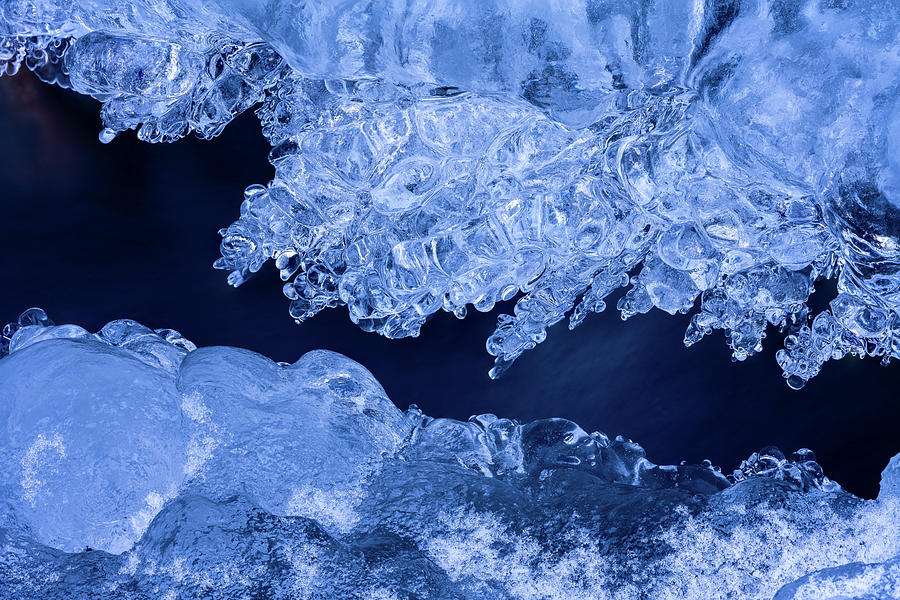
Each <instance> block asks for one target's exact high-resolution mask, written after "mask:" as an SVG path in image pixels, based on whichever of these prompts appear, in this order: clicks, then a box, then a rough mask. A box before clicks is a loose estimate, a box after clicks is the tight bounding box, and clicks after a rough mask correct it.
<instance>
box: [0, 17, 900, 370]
mask: <svg viewBox="0 0 900 600" xmlns="http://www.w3.org/2000/svg"><path fill="white" fill-rule="evenodd" d="M898 48H900V11H897V7H896V3H895V2H894V0H706V1H703V0H572V1H567V2H546V1H545V0H541V1H527V2H522V1H520V0H515V1H513V0H492V1H488V2H483V1H481V0H478V1H475V0H440V1H428V2H421V1H415V2H413V1H400V2H355V1H349V0H348V1H344V2H296V1H291V0H268V1H256V2H253V1H249V0H152V1H151V0H116V1H114V2H94V1H93V0H76V1H75V2H69V1H67V2H61V1H59V0H8V1H7V2H5V3H4V4H3V5H2V6H0V73H2V72H6V73H15V72H16V71H17V70H18V69H19V67H20V65H21V63H23V62H24V63H25V64H26V65H27V66H28V67H29V68H31V69H32V70H34V71H35V72H36V73H38V75H39V76H41V77H42V78H43V79H45V80H47V81H52V82H56V83H59V84H61V85H66V86H70V87H72V88H73V89H75V90H77V91H79V92H81V93H85V94H91V95H93V96H94V97H96V98H97V99H99V100H101V101H102V102H103V109H102V116H103V121H104V124H105V128H104V129H103V131H102V132H101V135H100V137H101V140H102V141H105V142H108V141H110V140H112V139H113V138H114V137H115V136H116V135H117V134H118V133H119V132H121V131H124V130H128V129H137V135H138V136H139V137H140V138H141V139H144V140H147V141H172V140H175V139H178V138H179V137H181V136H183V135H185V134H187V133H189V132H194V133H195V134H196V135H199V136H201V137H211V136H214V135H217V134H218V133H219V132H220V131H221V130H222V128H223V127H224V126H225V125H226V124H227V123H228V122H229V121H230V120H231V119H232V118H233V117H234V116H235V115H237V114H239V113H241V112H243V111H245V110H247V109H249V108H251V107H253V106H256V105H259V108H258V109H257V114H258V115H259V118H260V122H261V124H262V127H263V131H264V133H265V135H266V137H267V138H268V139H269V141H270V143H271V145H272V150H271V153H270V160H271V162H272V165H273V166H274V167H275V176H274V178H273V179H272V181H270V182H269V183H268V184H267V185H252V186H250V187H248V188H247V191H246V193H245V198H244V202H243V204H242V205H241V215H240V218H239V219H238V220H237V221H235V222H234V223H233V224H232V225H231V226H229V227H227V228H226V229H224V230H222V235H223V240H222V246H221V251H222V258H221V259H219V260H218V261H217V262H216V267H217V268H221V269H225V270H227V271H229V276H228V280H229V282H230V283H232V284H233V285H239V284H240V283H241V282H243V281H244V280H245V279H246V278H247V277H248V276H249V275H250V274H252V273H253V272H255V271H257V270H258V269H259V268H260V267H261V265H262V264H263V263H264V262H266V261H267V260H270V259H272V260H274V261H275V263H276V265H277V267H278V269H280V271H281V277H282V279H284V280H285V281H286V282H287V283H286V284H285V286H284V293H285V295H286V296H287V297H288V298H289V299H290V302H291V304H290V312H291V314H292V315H293V316H294V318H295V319H296V320H297V321H302V320H303V319H306V318H308V317H310V316H312V315H314V314H316V313H317V312H318V311H320V310H322V309H323V308H326V307H334V306H338V305H346V306H347V310H348V312H349V315H350V318H351V319H352V320H353V321H354V322H356V323H358V324H359V325H360V326H361V327H363V328H364V329H367V330H372V331H377V332H379V333H381V334H383V335H386V336H389V337H403V336H410V335H418V333H419V330H420V327H421V326H422V325H423V324H424V322H425V321H426V319H427V317H428V316H429V315H430V314H433V313H434V312H435V311H437V310H447V311H452V312H454V313H455V314H457V315H458V316H460V317H463V316H464V315H465V313H466V310H467V308H468V307H469V305H472V306H474V307H475V308H476V309H478V310H488V309H490V308H491V307H492V306H493V305H494V304H495V303H496V302H498V301H500V300H505V299H510V298H515V297H518V301H517V303H516V305H515V309H514V314H513V315H507V316H503V317H501V319H500V322H499V323H498V326H497V329H496V331H495V333H494V334H493V335H492V336H491V337H490V339H489V340H488V342H487V349H488V351H489V352H490V353H491V354H493V355H494V356H496V365H495V367H494V369H493V370H492V372H491V373H492V376H499V375H500V374H502V373H503V371H504V370H506V369H507V368H508V367H509V366H510V364H511V363H512V361H514V360H515V359H516V357H517V356H519V355H520V354H521V353H522V352H524V351H525V350H527V349H529V348H532V347H534V345H535V344H538V343H540V342H541V341H542V340H543V339H544V338H545V336H546V329H547V327H548V326H550V325H552V324H554V323H557V322H559V321H560V320H562V319H563V318H564V317H566V316H567V315H568V317H569V323H570V327H575V326H577V325H578V324H579V323H580V322H581V321H582V319H584V318H585V316H586V315H588V314H589V313H591V312H596V311H601V310H604V309H605V307H606V303H605V301H604V299H605V298H606V297H607V296H609V295H610V294H611V293H613V292H614V291H615V290H617V289H618V288H622V287H628V286H630V287H629V289H628V291H627V293H626V294H625V296H624V297H623V298H621V300H619V302H618V308H619V309H620V311H621V313H622V316H623V318H628V317H631V316H633V315H635V314H638V313H643V312H646V311H648V310H650V309H651V308H652V307H654V306H655V307H657V308H660V309H662V310H665V311H668V312H672V313H674V312H676V311H685V312H686V311H692V310H693V311H695V314H694V318H693V320H692V322H691V325H690V327H689V328H688V331H687V333H686V335H685V343H687V344H693V343H695V342H697V341H699V340H700V339H701V338H702V337H704V336H705V335H707V334H708V333H710V332H712V331H713V330H715V329H723V330H725V332H726V335H727V341H728V344H729V345H730V347H731V350H732V352H733V355H734V357H735V359H737V360H743V359H745V358H746V357H747V356H749V355H751V354H753V353H755V352H757V351H759V349H760V348H761V344H762V340H763V338H764V337H765V335H766V330H767V328H769V326H770V325H772V326H777V327H779V328H780V329H781V330H782V331H783V333H784V334H785V336H786V337H785V346H784V350H783V351H782V352H780V353H779V354H778V362H779V364H780V366H781V368H782V369H783V371H784V375H785V377H786V378H787V380H788V383H789V384H790V385H791V386H792V387H801V386H802V385H803V384H804V383H805V382H806V381H807V380H808V379H809V378H810V377H813V376H814V375H815V374H816V373H818V371H819V370H820V368H821V366H822V364H823V363H824V362H825V361H827V360H830V359H832V358H840V357H843V356H845V355H847V354H856V355H860V356H862V355H870V356H876V357H880V358H881V359H882V360H889V359H890V358H891V357H896V356H898V355H900V342H898V341H897V340H898V339H900V338H898V332H900V317H898V309H900V272H898V271H900V142H898V140H900V55H898V50H897V49H898ZM829 278H836V279H837V289H838V294H837V296H836V297H835V298H834V299H833V300H831V304H830V308H828V309H827V310H825V311H823V312H820V313H818V314H810V311H809V309H808V308H807V305H806V303H807V299H808V297H809V295H810V294H811V293H812V292H813V290H814V286H815V285H816V283H817V282H819V281H821V280H823V279H829ZM698 299H699V302H698ZM698 305H699V308H697V307H698Z"/></svg>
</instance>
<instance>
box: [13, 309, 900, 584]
mask: <svg viewBox="0 0 900 600" xmlns="http://www.w3.org/2000/svg"><path fill="white" fill-rule="evenodd" d="M6 333H7V338H8V341H9V342H10V343H9V346H8V349H9V355H8V356H5V357H4V358H2V359H0V381H3V382H4V385H3V387H2V389H0V417H2V420H0V441H2V445H0V453H2V454H0V458H2V464H3V465H4V468H3V469H2V470H0V486H2V487H0V548H2V552H0V598H4V599H6V598H10V599H12V598H15V599H17V600H21V599H35V600H36V599H41V600H48V599H49V600H56V599H60V600H61V599H65V600H79V599H87V598H103V599H104V600H119V599H122V600H151V599H152V600H159V599H165V600H177V599H181V598H185V599H186V598H210V599H229V600H231V599H234V600H237V599H244V598H266V599H279V598H282V599H288V598H290V599H298V598H308V599H321V600H337V599H351V598H352V599H359V600H372V599H379V600H394V599H397V600H400V599H403V600H409V599H413V598H417V599H423V600H424V599H441V600H450V599H459V600H470V599H483V600H496V599H498V598H502V599H528V600H538V599H540V600H555V599H560V600H562V599H566V600H570V599H584V600H604V599H617V600H625V599H629V600H634V599H643V598H646V599H652V600H663V599H673V600H674V599H676V598H679V599H683V598H690V599H691V600H705V599H709V600H723V599H735V600H748V599H770V598H773V597H774V598H777V599H778V600H782V599H788V598H789V599H794V600H799V599H801V598H810V599H815V600H826V599H829V598H835V599H837V598H841V599H847V598H858V599H860V600H862V599H866V600H871V599H874V598H877V599H879V600H887V599H896V598H900V589H898V585H900V583H898V582H900V570H898V569H900V567H898V561H900V527H898V523H900V493H898V490H900V487H898V481H900V476H898V471H897V469H896V464H897V462H898V460H900V458H898V457H895V458H894V460H893V461H892V465H891V467H889V468H888V469H886V470H885V474H884V478H883V482H882V490H881V492H880V494H879V497H878V499H877V500H869V501H865V500H861V499H859V498H856V497H854V496H852V495H850V494H848V493H846V492H844V491H843V490H842V489H841V488H840V486H839V485H837V484H836V483H834V482H832V481H829V480H828V478H827V477H825V476H824V474H823V473H822V471H821V469H820V468H819V466H818V464H816V462H815V456H814V455H813V454H812V453H811V452H810V451H808V450H801V451H799V452H797V453H795V454H794V455H792V456H790V457H785V456H784V455H783V454H781V453H780V452H779V451H778V450H777V449H774V448H766V449H764V450H763V451H761V452H759V453H756V454H754V455H752V456H751V457H750V458H748V459H747V460H746V461H744V462H743V463H742V464H741V465H740V466H739V467H738V468H737V469H735V470H734V471H733V472H732V473H731V474H730V475H728V476H725V475H723V473H722V472H721V471H719V469H717V468H715V467H713V466H712V465H710V464H708V463H707V464H701V465H678V466H667V465H655V464H653V463H652V462H650V461H649V460H648V459H647V458H646V457H645V455H644V451H643V449H642V448H641V446H639V445H638V444H637V443H635V442H632V441H630V440H626V439H624V438H621V437H617V438H613V439H611V438H609V437H607V436H605V435H604V434H602V433H591V434H589V433H587V432H585V431H583V430H582V429H581V428H580V427H578V425H576V424H575V423H572V422H571V421H567V420H564V419H546V420H541V421H535V422H532V423H518V422H515V421H512V420H508V419H502V418H497V417H495V416H493V415H479V416H476V417H473V418H471V419H470V420H469V421H468V422H460V421H454V420H451V419H432V418H430V417H427V416H425V415H423V414H422V413H421V412H420V411H419V410H418V409H416V408H415V407H414V406H413V407H410V408H409V410H407V411H406V412H402V411H400V410H399V409H398V408H396V407H395V406H394V405H393V404H392V403H391V402H390V401H389V400H388V399H387V397H386V395H385V393H384V391H383V390H382V388H381V387H380V386H379V384H378V383H377V382H376V381H375V380H374V379H373V378H372V376H371V375H370V374H369V373H368V372H367V371H366V370H365V369H364V368H363V367H361V366H360V365H358V364H356V363H354V362H353V361H351V360H349V359H347V358H345V357H343V356H340V355H338V354H334V353H332V352H325V351H315V352H311V353H308V354H306V355H304V356H303V357H301V358H300V359H299V360H298V361H297V362H296V363H294V364H286V363H279V364H276V363H273V362H271V361H269V360H268V359H266V358H264V357H262V356H260V355H258V354H255V353H252V352H249V351H246V350H239V349H236V348H227V347H215V348H201V349H194V346H193V345H191V343H190V342H188V341H186V340H185V339H184V338H182V337H181V336H180V335H178V334H177V333H176V332H174V331H171V330H156V331H154V330H150V329H148V328H146V327H143V326H142V325H140V324H138V323H135V322H134V321H127V320H121V321H113V322H112V323H109V324H108V325H106V326H105V327H104V328H103V329H102V330H101V331H100V332H97V333H96V334H91V333H88V332H87V331H85V330H84V329H82V328H80V327H76V326H71V325H66V326H54V325H53V324H52V323H51V322H50V321H49V319H47V317H46V315H44V314H43V313H42V312H41V311H38V310H32V311H29V312H28V313H26V314H25V315H23V317H22V318H21V319H20V320H19V322H17V323H15V324H12V325H10V326H9V327H8V328H7V330H6ZM423 393H427V392H423Z"/></svg>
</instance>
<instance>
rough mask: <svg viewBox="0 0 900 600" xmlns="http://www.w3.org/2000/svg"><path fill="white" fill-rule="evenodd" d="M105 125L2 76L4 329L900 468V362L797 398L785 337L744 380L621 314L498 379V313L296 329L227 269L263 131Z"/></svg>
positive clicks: (411, 398)
mask: <svg viewBox="0 0 900 600" xmlns="http://www.w3.org/2000/svg"><path fill="white" fill-rule="evenodd" d="M97 115H98V105H97V103H95V102H94V101H92V100H90V99H88V98H84V97H81V96H78V95H76V94H72V93H69V92H65V91H63V90H60V89H57V88H53V87H50V86H46V85H43V84H40V83H39V82H37V81H36V80H35V79H34V78H33V77H32V76H31V75H30V74H22V75H19V76H18V77H16V78H2V79H0V211H2V212H0V215H2V216H0V240H2V248H3V249H2V259H0V261H2V262H0V266H2V278H0V321H6V320H12V319H13V318H15V317H16V316H17V315H18V314H19V312H21V311H22V310H23V309H25V308H28V307H30V306H41V307H43V308H45V309H46V310H47V311H48V312H49V313H50V315H51V317H53V318H54V320H55V321H56V322H57V323H77V324H80V325H82V326H84V327H86V328H88V329H91V330H97V329H98V328H99V327H100V326H102V325H103V324H104V323H105V322H107V321H109V320H111V319H114V318H120V317H130V318H133V319H136V320H138V321H140V322H142V323H144V324H146V325H148V326H150V327H170V328H173V329H177V330H179V331H181V332H182V333H183V334H184V335H185V336H186V337H188V338H189V339H191V340H193V341H194V342H195V343H197V345H200V346H208V345H220V344H221V345H232V346H241V347H245V348H250V349H252V350H255V351H257V352H261V353H263V354H265V355H267V356H269V357H271V358H273V359H275V360H285V361H293V360H295V359H296V358H297V357H298V356H300V355H301V354H302V353H304V352H306V351H307V350H311V349H314V348H328V349H331V350H336V351H338V352H341V353H343V354H346V355H347V356H350V357H351V358H353V359H355V360H357V361H359V362H361V363H362V364H364V365H365V366H366V367H368V368H369V369H370V370H371V371H372V372H373V373H374V374H375V376H376V377H377V378H378V379H379V380H380V381H381V382H382V384H383V385H384V387H385V389H386V390H387V392H388V394H389V395H390V397H391V398H392V399H393V400H394V402H395V403H397V404H398V405H399V406H400V407H402V408H405V407H406V406H407V405H408V404H411V403H416V404H418V405H419V406H420V407H421V408H422V409H423V410H424V411H425V412H426V413H428V414H430V415H433V416H448V417H454V418H458V419H465V418H467V417H468V416H469V415H471V414H474V413H484V412H493V413H496V414H498V415H502V416H507V417H514V418H518V419H521V420H531V419H536V418H541V417H549V416H562V417H566V418H569V419H572V420H573V421H576V422H578V423H579V424H580V425H581V426H582V427H584V428H585V429H586V430H588V431H592V430H601V431H604V432H606V433H608V434H611V435H615V434H619V433H621V434H623V435H625V436H627V437H630V438H633V439H634V440H636V441H638V442H640V443H641V444H642V445H644V447H645V448H646V449H647V454H648V457H649V458H650V459H651V460H653V461H654V462H660V463H677V462H678V461H680V460H687V461H690V462H697V461H699V460H702V459H704V458H709V459H711V460H712V461H713V462H714V463H716V464H720V465H722V466H723V468H725V469H731V468H733V467H734V466H736V465H737V464H738V463H739V462H740V460H741V459H742V458H745V457H746V456H748V455H749V454H750V453H751V452H753V451H754V450H757V449H759V448H760V447H762V446H764V445H768V444H774V445H777V446H779V447H781V448H782V449H783V450H786V451H787V450H795V449H797V448H800V447H809V448H812V449H813V450H815V452H816V453H817V455H818V457H819V462H820V463H822V465H823V467H824V468H825V471H826V473H828V474H829V476H831V477H832V478H833V479H836V480H838V481H839V482H840V483H842V484H843V485H844V486H845V487H846V488H848V489H849V490H850V491H852V492H854V493H857V494H860V495H863V496H866V497H873V496H874V495H875V494H876V493H877V489H878V480H879V474H880V472H881V470H882V469H883V468H884V466H885V464H887V461H888V459H889V458H890V457H891V456H892V455H894V454H896V453H898V452H900V435H898V424H900V398H898V393H897V390H898V389H900V385H898V384H900V366H898V365H897V364H896V363H895V364H893V365H891V366H889V367H887V368H883V367H880V366H879V365H878V362H877V361H875V360H871V359H867V360H857V359H854V358H848V359H845V360H843V361H840V362H837V363H829V364H828V365H826V369H825V371H824V372H823V373H822V374H821V375H819V376H818V377H817V378H815V379H814V380H813V381H811V382H810V383H809V384H808V385H807V386H806V388H804V389H803V390H802V391H800V392H795V391H792V390H790V389H789V388H788V387H787V386H786V385H785V383H784V380H783V379H782V378H781V373H780V370H779V369H778V366H777V364H776V363H775V360H774V353H775V352H776V350H777V349H778V348H779V347H780V340H781V337H780V336H778V335H777V334H775V333H774V332H773V334H772V336H771V339H770V340H769V342H770V343H769V344H768V345H767V347H766V350H765V351H764V352H763V353H762V354H761V355H759V356H756V357H754V358H752V359H750V360H748V361H746V362H744V363H740V364H733V363H732V362H731V360H730V354H729V352H728V350H727V348H726V347H725V345H724V340H723V339H722V336H721V334H719V335H717V336H711V337H710V338H707V339H706V340H704V341H703V342H701V343H700V344H699V345H697V346H694V347H693V348H690V349H688V348H685V347H684V346H683V345H682V342H681V340H682V336H683V333H684V329H685V327H686V325H687V321H688V318H687V317H685V316H677V317H671V316H669V315H667V314H665V313H662V312H659V311H653V312H651V313H650V314H648V315H644V316H641V317H638V318H635V319H633V320H631V321H629V322H628V323H622V321H621V320H620V319H619V318H618V314H617V313H616V312H615V311H608V312H607V313H604V314H602V315H599V316H594V317H592V318H588V320H587V322H585V323H584V324H583V325H582V326H581V327H580V328H579V329H577V330H576V331H574V332H568V331H566V330H565V325H562V324H561V325H558V326H557V327H555V328H553V329H552V330H551V331H550V335H549V336H548V340H547V341H546V342H545V343H543V344H541V345H540V346H538V348H537V349H535V350H533V351H531V352H529V353H526V354H525V355H524V356H523V357H522V358H520V359H519V361H518V362H517V363H516V364H515V365H514V366H513V368H512V369H511V370H510V372H509V373H508V374H507V375H506V377H504V378H503V379H501V380H500V381H491V380H490V379H488V377H487V370H488V368H490V366H491V359H490V357H489V356H488V355H487V353H486V352H485V350H484V341H485V339H486V338H487V336H488V335H489V334H490V332H491V331H492V330H493V327H494V324H495V322H496V314H497V312H498V311H495V312H494V313H491V314H478V313H475V312H474V311H470V313H471V314H470V316H469V317H468V318H467V319H465V320H464V321H458V320H456V319H455V318H454V317H452V316H450V315H447V314H441V315H439V316H437V317H436V318H434V319H433V320H432V321H431V322H430V323H428V324H427V325H426V326H425V328H424V330H423V335H422V336H421V337H420V338H418V339H409V340H395V341H390V340H386V339H383V338H381V337H378V336H376V335H374V334H368V333H365V332H363V331H361V330H359V329H357V328H356V326H355V325H353V324H352V323H351V322H350V321H349V319H348V318H347V315H346V311H345V309H342V308H341V309H334V310H331V311H327V312H325V313H322V314H320V315H319V316H317V317H316V318H315V319H313V320H311V321H309V322H307V323H304V324H303V325H301V326H296V325H294V323H293V321H292V319H291V318H290V317H289V316H288V314H287V300H286V299H285V298H284V297H283V296H282V295H281V292H280V288H281V285H280V282H279V280H278V277H277V275H276V273H275V272H274V269H273V268H272V267H271V266H270V265H269V266H268V267H267V268H264V269H263V270H262V271H261V272H260V274H259V275H258V276H257V277H256V278H254V279H252V280H251V281H250V282H248V283H246V284H245V285H243V286H242V287H241V288H239V289H233V288H231V287H229V286H228V285H227V284H226V283H225V273H223V272H222V271H215V270H213V269H212V262H213V260H215V258H216V257H217V256H218V243H219V236H218V235H217V234H216V231H217V230H218V229H219V228H220V227H223V226H226V225H228V224H229V223H230V222H231V221H232V220H234V219H235V218H236V217H237V213H238V207H239V205H240V201H241V193H242V191H243V189H244V187H246V186H247V185H249V184H251V183H264V182H266V181H268V179H269V178H270V176H271V173H272V169H271V167H270V166H269V164H268V163H267V162H266V154H267V152H268V147H267V145H266V143H265V141H264V140H263V139H262V136H261V135H260V133H259V127H258V125H257V123H256V121H255V117H254V116H253V115H252V114H246V115H244V116H242V117H241V118H240V119H238V120H237V121H236V122H235V123H233V124H232V125H230V126H229V127H228V128H227V129H226V130H225V133H224V134H223V135H222V136H221V137H220V138H218V139H216V140H214V141H211V142H203V141H199V140H194V139H189V140H183V141H180V142H178V143H176V144H172V145H162V146H160V145H149V144H144V143H140V142H137V141H136V140H135V139H134V136H133V135H124V136H122V138H121V139H117V140H115V141H114V142H113V143H112V144H110V145H108V146H103V145H101V144H100V143H99V142H98V141H97V132H98V131H99V129H100V124H99V117H98V116H97ZM504 308H505V309H506V310H509V306H506V307H504ZM0 386H2V382H0ZM0 389H2V388H0Z"/></svg>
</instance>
